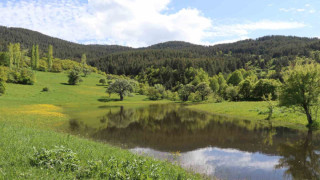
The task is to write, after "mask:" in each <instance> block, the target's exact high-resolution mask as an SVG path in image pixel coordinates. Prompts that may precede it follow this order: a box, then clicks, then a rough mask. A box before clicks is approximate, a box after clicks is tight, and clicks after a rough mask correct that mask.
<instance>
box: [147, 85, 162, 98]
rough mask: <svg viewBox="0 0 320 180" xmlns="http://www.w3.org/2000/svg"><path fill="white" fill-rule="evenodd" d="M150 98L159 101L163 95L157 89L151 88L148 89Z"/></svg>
mask: <svg viewBox="0 0 320 180" xmlns="http://www.w3.org/2000/svg"><path fill="white" fill-rule="evenodd" d="M148 97H149V99H150V100H158V99H161V98H162V95H161V94H160V93H159V91H158V90H157V89H156V88H155V87H149V89H148Z"/></svg>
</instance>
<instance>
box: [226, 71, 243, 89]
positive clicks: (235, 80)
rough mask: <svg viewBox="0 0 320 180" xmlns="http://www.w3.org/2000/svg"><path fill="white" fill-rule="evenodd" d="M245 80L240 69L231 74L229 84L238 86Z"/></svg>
mask: <svg viewBox="0 0 320 180" xmlns="http://www.w3.org/2000/svg"><path fill="white" fill-rule="evenodd" d="M242 80H243V76H242V73H241V71H240V70H237V71H234V72H233V73H231V74H230V76H229V78H228V84H231V85H233V86H238V84H239V83H240V82H241V81H242Z"/></svg>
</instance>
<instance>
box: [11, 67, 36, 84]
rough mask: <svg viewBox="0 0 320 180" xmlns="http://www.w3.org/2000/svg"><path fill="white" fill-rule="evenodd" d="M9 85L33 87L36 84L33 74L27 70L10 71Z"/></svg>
mask: <svg viewBox="0 0 320 180" xmlns="http://www.w3.org/2000/svg"><path fill="white" fill-rule="evenodd" d="M7 82H9V83H16V84H28V85H33V84H34V83H35V82H36V77H35V74H34V72H33V71H32V70H31V69H28V68H21V69H12V70H10V71H9V73H8V80H7Z"/></svg>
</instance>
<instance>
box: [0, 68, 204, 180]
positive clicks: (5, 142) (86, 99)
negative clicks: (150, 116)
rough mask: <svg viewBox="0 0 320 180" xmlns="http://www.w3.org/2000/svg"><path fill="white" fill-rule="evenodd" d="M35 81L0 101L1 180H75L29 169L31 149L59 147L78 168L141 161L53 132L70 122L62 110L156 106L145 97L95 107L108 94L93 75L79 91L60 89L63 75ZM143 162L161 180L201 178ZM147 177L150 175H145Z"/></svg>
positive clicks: (13, 88)
mask: <svg viewBox="0 0 320 180" xmlns="http://www.w3.org/2000/svg"><path fill="white" fill-rule="evenodd" d="M36 76H37V83H36V84H35V85H33V86H26V85H17V84H8V89H7V94H6V95H4V96H1V97H0V114H1V116H0V136H1V139H0V179H2V178H4V179H16V178H23V177H24V178H28V179H42V178H44V179H66V177H69V178H71V179H72V178H74V177H75V173H61V172H57V171H56V170H55V169H41V168H38V167H32V166H30V163H29V157H31V156H32V155H33V153H34V152H33V147H36V148H37V149H40V148H49V149H52V148H54V146H60V145H63V146H65V147H67V148H70V149H72V150H73V151H74V152H75V153H77V154H78V156H79V159H80V160H81V161H82V162H87V161H89V160H101V159H107V158H108V157H110V156H111V155H112V156H114V157H116V158H117V159H118V160H119V161H121V160H129V161H130V162H134V161H135V160H136V159H137V158H139V157H138V156H136V155H133V154H132V153H130V152H128V151H126V150H121V149H119V148H115V147H111V146H109V145H106V144H101V143H96V142H92V141H89V140H85V139H81V138H78V137H73V136H69V135H66V134H61V133H57V132H55V131H53V130H52V129H55V130H58V128H59V127H60V125H61V124H63V123H64V122H66V121H68V120H69V117H68V116H67V115H65V114H63V108H62V107H61V106H71V107H76V106H79V107H81V104H86V105H106V104H108V105H117V104H128V105H138V104H139V105H143V104H150V103H154V102H150V101H147V100H146V97H145V96H135V97H128V98H126V99H125V101H124V102H113V101H112V102H108V103H105V102H99V101H98V99H104V98H105V96H106V94H105V87H103V86H97V85H96V83H97V82H98V81H99V79H100V78H102V76H100V75H97V74H92V75H90V76H89V77H86V78H84V82H83V83H82V84H81V85H79V86H69V85H65V84H63V83H65V82H66V81H67V76H66V74H63V73H60V74H53V73H43V72H37V73H36ZM43 87H49V89H50V91H49V92H41V90H42V88H43ZM111 98H117V96H112V97H111ZM161 102H163V103H165V102H166V101H160V103H161ZM157 103H159V102H157ZM144 159H146V161H147V164H149V165H148V166H147V168H148V167H149V166H150V167H151V166H153V165H158V166H159V167H161V170H160V172H161V173H160V174H161V177H162V178H164V179H167V178H175V177H177V175H178V174H180V175H182V176H188V177H190V178H199V177H198V176H194V175H191V174H189V173H187V172H185V171H184V170H183V169H181V168H179V167H177V166H174V165H171V164H170V163H167V162H161V161H155V160H152V159H150V158H144ZM148 169H152V168H148ZM148 173H149V174H150V173H152V172H146V174H148ZM1 177H2V178H1Z"/></svg>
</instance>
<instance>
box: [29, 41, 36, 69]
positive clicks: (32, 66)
mask: <svg viewBox="0 0 320 180" xmlns="http://www.w3.org/2000/svg"><path fill="white" fill-rule="evenodd" d="M35 60H36V56H35V46H34V45H32V49H31V60H30V66H31V68H32V69H35Z"/></svg>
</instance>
